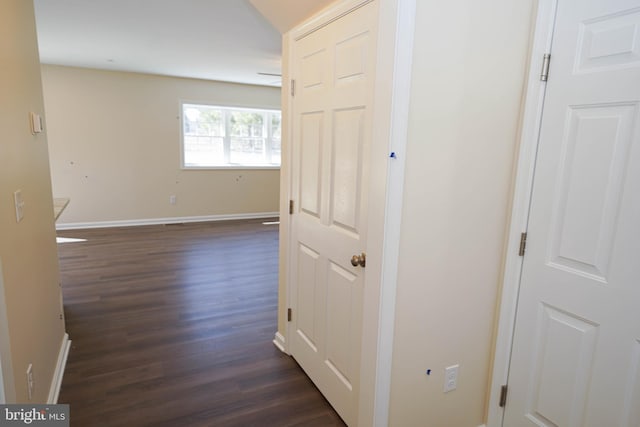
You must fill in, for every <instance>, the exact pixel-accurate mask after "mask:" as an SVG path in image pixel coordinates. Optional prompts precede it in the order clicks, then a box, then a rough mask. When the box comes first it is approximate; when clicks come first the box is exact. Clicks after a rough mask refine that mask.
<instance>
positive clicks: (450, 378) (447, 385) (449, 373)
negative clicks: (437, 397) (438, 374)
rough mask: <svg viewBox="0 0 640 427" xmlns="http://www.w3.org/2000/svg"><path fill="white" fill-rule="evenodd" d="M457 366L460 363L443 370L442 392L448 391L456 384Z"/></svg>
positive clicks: (453, 388) (458, 366)
mask: <svg viewBox="0 0 640 427" xmlns="http://www.w3.org/2000/svg"><path fill="white" fill-rule="evenodd" d="M458 368H460V365H453V366H449V367H448V368H445V370H444V392H445V393H447V392H450V391H453V390H455V389H456V387H457V386H458Z"/></svg>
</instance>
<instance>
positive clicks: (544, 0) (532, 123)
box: [487, 0, 558, 427]
mask: <svg viewBox="0 0 640 427" xmlns="http://www.w3.org/2000/svg"><path fill="white" fill-rule="evenodd" d="M557 3H558V0H539V1H538V12H537V14H536V15H537V16H536V23H535V26H534V34H533V41H532V45H531V54H530V60H529V73H528V74H529V75H528V78H527V86H526V89H525V96H526V98H525V103H524V109H523V115H522V122H521V126H520V135H521V136H520V147H519V154H518V161H517V166H516V168H517V169H516V176H515V182H514V186H513V189H514V190H513V205H512V209H511V223H510V225H509V236H508V241H507V244H506V254H505V267H504V275H503V285H502V292H501V300H500V305H499V307H500V309H499V318H498V325H497V328H498V329H497V334H496V342H495V352H494V358H493V373H492V377H491V386H490V389H489V393H490V395H489V410H488V417H487V427H500V426H502V419H503V417H504V408H501V407H500V406H499V400H500V390H501V387H502V386H503V385H505V384H507V378H508V374H509V362H510V359H511V345H512V337H513V331H514V327H515V320H516V307H517V303H518V291H519V288H520V275H521V272H522V261H523V258H522V257H521V256H520V255H518V252H519V248H520V237H521V233H523V232H525V231H526V230H527V222H528V219H529V208H530V204H531V203H530V201H531V192H532V187H533V174H534V170H535V161H536V150H537V147H538V137H539V135H540V123H541V120H542V107H543V103H544V96H545V90H546V82H543V81H541V80H540V70H541V69H542V65H543V55H544V54H545V53H548V52H550V50H551V41H552V37H553V27H554V24H555V11H556V7H557ZM551 64H552V65H551V72H552V73H553V57H552V58H551Z"/></svg>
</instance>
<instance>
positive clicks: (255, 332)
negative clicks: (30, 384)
mask: <svg viewBox="0 0 640 427" xmlns="http://www.w3.org/2000/svg"><path fill="white" fill-rule="evenodd" d="M58 236H60V237H70V238H82V239H87V240H86V242H76V243H61V244H59V245H58V250H59V255H60V270H61V280H62V287H63V294H64V307H65V315H66V325H67V331H68V333H69V335H70V338H71V340H72V341H73V343H72V347H71V351H70V353H69V359H68V363H67V368H66V371H65V375H64V379H63V382H62V390H61V393H60V399H59V403H68V404H70V405H71V425H72V426H73V427H87V426H130V427H137V426H175V427H182V426H322V427H324V426H343V425H344V424H343V422H342V421H341V420H340V418H339V417H338V415H337V414H336V413H335V412H334V411H333V409H332V408H331V407H330V406H329V404H328V403H327V402H326V400H325V399H324V398H323V397H322V395H321V394H320V392H319V391H318V390H317V389H316V388H315V387H314V385H313V383H312V382H311V381H310V380H309V379H308V378H307V377H306V376H305V375H304V373H303V372H302V370H301V369H300V367H299V366H298V365H297V364H296V362H295V361H294V360H293V359H292V358H290V357H288V356H286V355H284V354H282V353H281V352H280V351H279V350H277V349H276V348H275V347H274V345H273V344H272V342H271V341H272V340H273V336H274V333H275V331H276V329H277V325H276V309H277V280H278V228H277V225H263V224H262V223H261V221H234V222H218V223H199V224H184V225H166V226H144V227H130V228H111V229H94V230H74V231H60V232H59V233H58Z"/></svg>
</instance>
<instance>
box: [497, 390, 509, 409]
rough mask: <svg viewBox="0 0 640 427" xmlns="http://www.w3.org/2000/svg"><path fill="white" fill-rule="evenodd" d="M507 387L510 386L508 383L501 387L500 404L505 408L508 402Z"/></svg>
mask: <svg viewBox="0 0 640 427" xmlns="http://www.w3.org/2000/svg"><path fill="white" fill-rule="evenodd" d="M507 389H508V387H507V385H506V384H505V385H503V386H502V387H500V402H499V403H498V405H500V407H501V408H504V407H505V405H506V404H507Z"/></svg>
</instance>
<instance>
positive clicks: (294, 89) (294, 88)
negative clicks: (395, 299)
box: [291, 79, 296, 96]
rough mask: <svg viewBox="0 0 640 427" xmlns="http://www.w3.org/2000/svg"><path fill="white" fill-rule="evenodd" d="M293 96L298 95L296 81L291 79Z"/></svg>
mask: <svg viewBox="0 0 640 427" xmlns="http://www.w3.org/2000/svg"><path fill="white" fill-rule="evenodd" d="M291 96H296V81H295V80H294V79H291Z"/></svg>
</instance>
